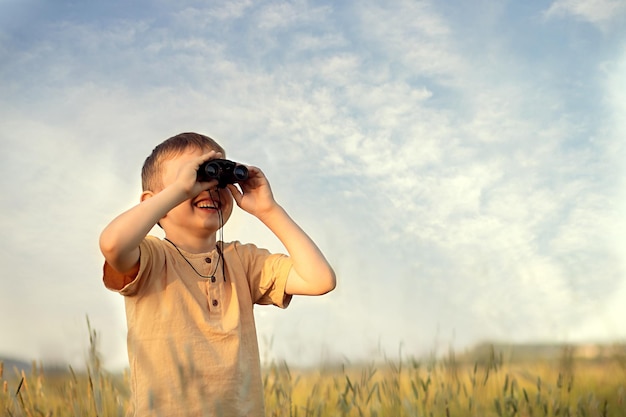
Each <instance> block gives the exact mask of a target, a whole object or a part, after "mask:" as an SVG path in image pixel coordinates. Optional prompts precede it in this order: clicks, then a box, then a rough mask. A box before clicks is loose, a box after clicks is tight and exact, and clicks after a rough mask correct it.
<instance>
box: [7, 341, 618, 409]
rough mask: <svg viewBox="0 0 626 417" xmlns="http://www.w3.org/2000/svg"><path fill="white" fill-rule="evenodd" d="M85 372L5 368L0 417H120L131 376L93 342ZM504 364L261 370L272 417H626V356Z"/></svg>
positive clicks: (396, 363) (388, 363) (398, 363)
mask: <svg viewBox="0 0 626 417" xmlns="http://www.w3.org/2000/svg"><path fill="white" fill-rule="evenodd" d="M90 337H91V342H92V343H91V346H92V347H91V349H90V352H89V358H90V359H89V360H88V363H87V366H86V370H85V371H83V372H80V373H78V372H74V371H73V370H72V369H71V368H69V367H68V369H67V370H66V371H63V372H59V371H57V372H49V371H43V370H42V369H41V366H40V365H39V364H36V363H35V364H33V367H32V370H31V371H29V372H25V371H16V370H9V369H3V368H2V367H1V366H0V382H1V383H2V390H1V392H0V415H3V416H29V417H31V416H50V417H52V416H55V417H56V416H58V417H61V416H76V417H78V416H80V417H84V416H98V417H109V416H124V415H125V410H126V408H127V404H128V395H129V391H128V385H127V375H116V374H111V373H109V372H107V371H106V370H105V369H102V367H101V365H100V360H99V355H98V352H97V349H96V347H95V346H96V343H95V332H93V331H91V330H90ZM568 352H569V351H568V350H564V351H563V355H562V357H561V358H558V359H557V360H535V361H533V360H529V359H528V358H526V359H525V360H524V361H520V362H513V361H510V362H509V361H504V360H503V358H502V355H499V354H498V352H496V351H495V350H492V351H491V354H490V355H488V357H487V358H486V359H480V360H476V361H475V362H474V363H471V362H468V360H467V358H465V359H455V357H454V355H448V357H446V358H444V359H439V360H426V361H418V360H415V359H403V360H385V361H381V362H372V364H369V365H368V364H365V365H354V364H352V365H347V364H345V365H341V364H339V365H337V364H335V365H332V366H331V365H327V366H323V367H320V368H318V369H306V370H303V369H294V368H290V367H289V366H288V365H287V364H285V363H275V364H272V365H270V366H268V367H267V368H266V369H265V370H264V385H265V401H266V415H267V416H268V417H270V416H271V417H283V416H285V417H286V416H303V417H304V416H319V417H326V416H424V417H430V416H433V417H437V416H445V417H447V416H475V417H489V416H494V417H496V416H530V417H534V416H580V417H587V416H589V417H595V416H598V417H600V416H603V417H604V416H606V417H622V416H626V352H624V351H623V350H616V351H615V352H616V353H614V354H612V355H611V356H608V357H604V358H602V359H601V360H599V359H596V360H578V359H575V358H573V357H572V356H571V355H570V354H569V353H568Z"/></svg>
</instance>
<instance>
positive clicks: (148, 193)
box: [139, 191, 154, 203]
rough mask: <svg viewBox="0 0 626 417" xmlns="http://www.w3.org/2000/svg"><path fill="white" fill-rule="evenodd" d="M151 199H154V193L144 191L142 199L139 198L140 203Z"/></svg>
mask: <svg viewBox="0 0 626 417" xmlns="http://www.w3.org/2000/svg"><path fill="white" fill-rule="evenodd" d="M150 197H154V193H153V192H152V191H144V192H143V193H141V197H139V201H140V202H142V203H143V202H144V201H146V200H147V199H149V198H150Z"/></svg>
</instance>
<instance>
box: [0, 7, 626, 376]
mask: <svg viewBox="0 0 626 417" xmlns="http://www.w3.org/2000/svg"><path fill="white" fill-rule="evenodd" d="M187 131H194V132H199V133H203V134H206V135H209V136H211V137H213V138H215V139H216V140H218V142H220V143H221V144H222V145H223V146H224V148H226V150H227V155H228V157H229V158H230V159H233V160H236V161H239V162H242V163H246V164H249V165H255V166H258V167H260V168H261V169H262V170H263V171H264V172H265V174H266V175H267V177H268V178H269V180H270V182H271V185H272V189H273V191H274V195H275V197H276V199H277V201H278V202H279V203H280V204H281V205H282V206H283V207H285V209H286V210H287V211H288V212H289V213H290V215H291V216H292V217H293V218H294V219H295V220H296V221H297V222H298V223H299V224H300V225H301V226H302V227H303V228H304V229H305V230H306V231H307V232H308V233H309V235H310V236H311V237H312V238H313V239H314V240H315V241H316V242H317V243H318V245H319V246H320V248H321V249H322V251H323V252H324V253H325V255H326V257H327V258H328V259H329V261H330V262H331V264H332V265H333V267H334V269H335V271H336V273H337V277H338V286H337V288H336V290H335V291H333V292H332V293H330V294H328V295H326V296H323V297H310V298H307V297H298V298H295V299H294V300H293V302H292V304H291V305H290V306H289V308H287V309H286V310H281V309H278V308H275V307H266V306H263V307H257V308H256V313H255V314H256V319H257V330H258V334H259V344H260V348H261V357H262V359H263V360H264V361H271V360H283V359H284V360H286V361H287V362H288V363H291V364H294V365H296V364H316V363H319V362H321V361H326V360H339V361H343V362H355V361H361V360H370V359H372V358H383V357H397V356H401V357H402V356H421V355H431V354H440V353H445V352H447V351H448V350H449V349H454V350H457V351H462V350H464V349H468V348H470V347H471V346H473V345H475V344H477V343H480V342H484V341H506V342H514V343H529V342H558V343H579V342H594V343H595V342H603V343H613V342H621V341H625V340H626V326H625V325H624V319H623V318H624V317H626V273H625V271H626V261H625V260H626V237H625V236H626V219H625V216H624V212H625V210H626V192H625V190H626V187H625V186H626V183H625V180H626V168H625V167H626V164H624V160H625V157H626V1H624V0H554V1H536V0H530V1H525V2H516V1H510V0H509V1H506V0H502V1H495V0H477V1H475V2H466V1H462V0H449V1H434V0H432V1H430V0H393V1H375V0H362V1H338V2H333V1H316V0H291V1H279V0H258V1H252V0H231V1H200V0H175V1H174V0H155V1H147V0H137V1H133V2H127V1H122V0H109V1H97V0H92V1H75V0H55V1H44V0H0V181H1V182H0V184H1V187H2V193H1V194H0V227H1V230H2V237H3V238H2V240H1V242H0V265H2V272H1V277H0V356H4V357H7V356H8V357H13V358H20V359H25V360H32V359H37V360H42V361H44V363H46V362H48V363H50V362H60V363H71V364H75V366H77V365H76V364H78V365H79V364H81V363H83V361H84V358H85V357H86V351H87V346H88V344H89V336H88V335H89V332H88V327H87V318H88V320H89V322H90V325H91V327H92V328H93V329H95V331H96V332H97V334H98V341H99V345H98V346H99V349H100V351H101V354H102V356H103V358H104V361H105V366H108V367H110V368H111V369H119V368H123V367H125V366H127V362H126V361H127V359H126V321H125V315H124V303H123V298H122V297H121V296H120V295H118V294H115V293H113V292H111V291H108V290H106V289H105V288H104V286H103V284H102V263H103V258H102V255H101V254H100V252H99V249H98V237H99V234H100V232H101V230H102V229H103V228H104V227H105V226H106V224H107V223H108V222H109V221H111V220H112V219H113V218H114V217H115V216H116V215H118V214H119V213H121V212H122V211H124V210H126V209H128V208H130V207H131V206H133V205H135V204H137V203H138V201H139V195H140V192H141V187H140V178H139V176H140V170H141V165H142V163H143V161H144V159H145V158H146V156H147V155H148V154H149V153H150V152H151V150H152V149H153V148H154V146H156V145H157V144H158V143H160V142H161V141H163V140H165V139H167V138H168V137H171V136H173V135H175V134H178V133H181V132H187ZM153 233H154V234H156V235H157V236H161V235H160V232H159V231H158V230H153ZM223 235H224V239H225V240H227V241H229V240H240V241H242V242H254V243H256V244H257V245H259V246H262V247H266V248H268V249H270V250H272V251H279V252H282V251H284V249H283V248H282V246H281V245H280V243H279V242H278V241H277V239H276V238H275V237H274V236H273V235H272V234H271V233H270V232H269V231H267V230H266V229H265V228H264V227H263V226H262V225H261V224H260V222H259V221H258V220H257V219H255V218H252V217H251V216H249V215H248V214H246V213H243V212H242V211H241V210H237V211H236V212H235V213H234V214H233V216H232V218H231V219H230V221H229V222H228V224H227V225H226V226H225V228H224V232H223Z"/></svg>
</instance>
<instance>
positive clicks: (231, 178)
mask: <svg viewBox="0 0 626 417" xmlns="http://www.w3.org/2000/svg"><path fill="white" fill-rule="evenodd" d="M247 179H248V168H247V167H246V166H245V165H241V164H238V163H236V162H233V161H229V160H228V159H211V160H209V161H206V162H205V163H203V164H202V165H200V168H198V181H210V180H217V181H218V186H219V187H221V188H224V187H225V186H226V184H234V183H236V182H239V181H245V180H247Z"/></svg>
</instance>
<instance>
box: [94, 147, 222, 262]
mask: <svg viewBox="0 0 626 417" xmlns="http://www.w3.org/2000/svg"><path fill="white" fill-rule="evenodd" d="M218 155H220V154H219V153H215V152H209V153H208V154H204V155H202V156H201V157H198V158H196V159H194V160H192V161H190V162H188V163H187V164H185V165H184V166H183V167H181V169H180V171H179V172H178V173H177V177H176V180H175V181H174V182H173V183H172V184H170V185H169V186H167V187H165V188H164V189H163V190H162V191H160V192H158V193H156V194H155V193H153V192H150V191H148V192H144V193H143V194H142V196H141V200H142V201H141V203H139V204H138V205H136V206H134V207H132V208H131V209H129V210H127V211H125V212H124V213H122V214H120V215H119V216H117V217H116V218H115V219H113V221H112V222H111V223H109V224H108V226H106V227H105V228H104V230H103V231H102V233H101V235H100V250H101V251H102V254H103V255H104V258H105V259H106V261H107V263H109V265H111V266H112V267H113V268H114V269H115V270H117V271H118V272H120V273H124V272H128V271H130V270H131V269H133V268H134V267H135V266H136V265H137V263H138V261H139V244H140V243H141V242H142V240H143V239H144V238H145V237H146V235H147V234H148V233H149V232H150V230H151V229H152V228H153V227H154V225H155V224H157V223H158V222H159V220H161V219H162V218H163V217H165V215H166V214H167V213H168V212H169V211H170V210H171V209H172V208H174V207H176V206H177V205H178V204H180V203H182V202H183V201H185V200H187V199H188V198H192V197H194V196H195V195H197V194H199V193H200V192H201V191H202V190H203V189H206V188H208V187H207V185H208V184H209V183H206V182H197V181H196V178H197V170H198V167H199V166H200V164H202V162H204V161H206V160H208V159H212V158H216V157H218Z"/></svg>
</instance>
